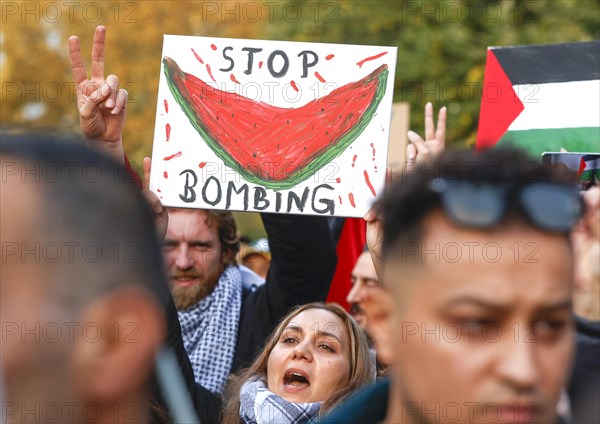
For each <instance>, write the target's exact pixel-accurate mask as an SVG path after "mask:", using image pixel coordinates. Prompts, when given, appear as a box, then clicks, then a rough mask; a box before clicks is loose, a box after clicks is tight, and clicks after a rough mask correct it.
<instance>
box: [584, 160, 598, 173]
mask: <svg viewBox="0 0 600 424" xmlns="http://www.w3.org/2000/svg"><path fill="white" fill-rule="evenodd" d="M591 169H600V159H594V160H589V161H586V162H585V169H584V171H589V170H591Z"/></svg>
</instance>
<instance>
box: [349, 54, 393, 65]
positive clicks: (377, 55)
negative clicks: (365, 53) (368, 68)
mask: <svg viewBox="0 0 600 424" xmlns="http://www.w3.org/2000/svg"><path fill="white" fill-rule="evenodd" d="M387 53H388V52H383V53H379V54H376V55H375V56H369V57H366V58H364V59H363V60H361V61H360V62H356V64H357V65H358V67H359V68H362V66H363V64H364V63H365V62H368V61H370V60H375V59H379V58H380V57H381V56H385V55H386V54H387Z"/></svg>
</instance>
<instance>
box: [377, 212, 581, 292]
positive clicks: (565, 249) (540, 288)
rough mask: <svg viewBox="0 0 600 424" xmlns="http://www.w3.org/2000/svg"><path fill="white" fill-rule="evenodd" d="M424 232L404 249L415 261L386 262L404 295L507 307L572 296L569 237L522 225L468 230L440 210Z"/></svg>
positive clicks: (388, 279)
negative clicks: (464, 299)
mask: <svg viewBox="0 0 600 424" xmlns="http://www.w3.org/2000/svg"><path fill="white" fill-rule="evenodd" d="M423 229H424V232H423V237H422V238H421V240H419V241H418V242H416V244H415V245H407V246H404V247H403V249H404V250H403V251H404V252H411V253H410V255H412V257H411V258H408V256H409V253H406V255H405V256H406V257H405V258H399V257H397V255H396V256H395V257H391V258H389V260H388V261H387V263H386V284H387V285H388V286H389V287H390V288H392V289H395V291H402V295H408V291H407V290H406V289H404V287H406V288H409V287H410V289H411V291H414V292H418V293H419V294H420V295H423V296H424V298H425V299H429V300H430V301H431V302H433V301H434V300H436V299H437V300H438V301H440V302H442V301H445V300H448V299H450V298H451V297H452V296H467V295H471V296H475V297H480V298H482V299H483V298H484V297H485V298H489V299H492V300H493V299H496V300H497V301H503V302H507V303H510V302H514V301H516V300H517V298H522V299H523V300H524V301H527V299H529V301H530V302H534V301H535V302H545V301H550V300H551V299H550V298H552V297H553V296H554V297H555V298H556V300H558V299H562V298H564V297H565V296H569V293H570V289H571V284H570V283H571V279H572V266H573V258H572V255H571V250H570V245H569V243H568V240H567V238H566V237H565V236H564V235H560V234H557V233H547V232H541V231H539V230H537V229H534V228H533V227H530V226H528V225H526V224H525V223H522V222H511V223H509V224H507V225H504V226H502V227H498V228H497V229H494V230H492V231H482V230H472V229H466V228H461V227H457V226H455V225H453V224H451V223H450V222H449V221H448V219H446V218H445V217H444V215H443V214H442V213H441V212H439V211H437V212H435V213H432V214H430V215H428V216H427V218H426V219H425V220H424V222H423ZM403 259H405V260H406V259H408V260H407V261H403ZM394 281H400V282H399V283H398V284H396V285H394V284H393V282H394Z"/></svg>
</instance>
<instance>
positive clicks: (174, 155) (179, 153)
mask: <svg viewBox="0 0 600 424" xmlns="http://www.w3.org/2000/svg"><path fill="white" fill-rule="evenodd" d="M180 156H181V152H177V153H175V154H172V155H171V156H167V157H166V158H164V159H163V160H171V159H175V158H178V157H180Z"/></svg>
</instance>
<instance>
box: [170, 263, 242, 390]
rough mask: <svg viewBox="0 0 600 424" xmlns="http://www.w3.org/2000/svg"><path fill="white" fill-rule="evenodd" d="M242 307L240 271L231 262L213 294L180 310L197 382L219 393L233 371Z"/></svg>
mask: <svg viewBox="0 0 600 424" xmlns="http://www.w3.org/2000/svg"><path fill="white" fill-rule="evenodd" d="M241 308H242V282H241V276H240V271H239V270H238V268H237V267H236V266H235V265H230V266H228V267H227V268H226V269H225V271H223V273H222V274H221V277H220V278H219V282H218V283H217V285H216V287H215V289H214V290H213V292H212V293H211V294H210V295H208V296H207V297H205V298H204V299H202V300H201V301H200V302H198V303H196V304H195V305H194V306H191V307H189V308H188V309H185V310H183V311H178V313H177V314H178V316H179V322H180V324H181V333H182V337H183V345H184V347H185V350H186V352H187V354H188V356H189V358H190V362H191V364H192V368H193V370H194V376H195V379H196V382H198V383H199V384H201V385H202V386H204V387H205V388H207V389H208V390H210V391H211V392H213V393H216V394H221V393H222V392H223V388H224V387H225V382H226V381H227V377H228V376H229V373H230V372H231V365H232V364H233V356H234V355H235V348H236V345H237V334H238V326H239V321H240V310H241Z"/></svg>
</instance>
